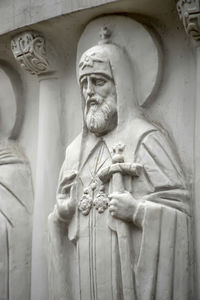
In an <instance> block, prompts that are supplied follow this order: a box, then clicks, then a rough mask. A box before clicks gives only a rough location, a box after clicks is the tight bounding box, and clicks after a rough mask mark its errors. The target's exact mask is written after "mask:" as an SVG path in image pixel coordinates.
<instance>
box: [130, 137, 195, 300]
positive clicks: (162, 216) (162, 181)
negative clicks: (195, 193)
mask: <svg viewBox="0 0 200 300" xmlns="http://www.w3.org/2000/svg"><path fill="white" fill-rule="evenodd" d="M135 158H136V161H137V162H138V163H141V164H142V165H143V172H142V174H141V176H140V178H138V180H137V181H136V182H135V193H136V194H137V196H138V197H140V200H139V201H140V202H139V205H138V208H137V210H136V212H135V214H134V216H133V221H134V223H135V224H136V225H138V226H139V227H140V228H141V230H142V242H141V247H140V254H139V259H138V262H137V266H136V269H135V282H136V291H137V300H150V299H152V300H153V299H154V300H180V299H181V300H190V299H191V295H190V288H189V285H190V284H189V280H190V278H189V277H190V273H189V234H188V233H189V227H190V226H189V224H190V213H189V193H188V189H187V185H186V181H185V176H184V174H183V171H182V169H181V164H180V162H179V159H178V157H177V154H176V150H175V149H173V147H172V146H171V145H170V142H169V141H168V139H167V137H166V136H164V134H162V133H161V132H159V131H156V132H153V133H150V134H148V135H147V136H146V137H144V138H143V139H141V141H140V144H139V145H138V147H137V151H136V153H135ZM141 191H142V192H141Z"/></svg>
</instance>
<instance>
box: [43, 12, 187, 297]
mask: <svg viewBox="0 0 200 300" xmlns="http://www.w3.org/2000/svg"><path fill="white" fill-rule="evenodd" d="M127 28H129V31H130V32H131V34H132V39H133V40H134V43H133V44H132V42H131V41H129V42H126V38H125V36H127V35H128V34H125V32H126V33H127ZM100 29H101V35H100V36H101V37H100V42H99V43H98V44H97V43H96V39H99V38H98V32H99V30H100ZM123 30H126V31H123ZM91 32H92V33H91ZM133 32H134V35H133ZM138 32H139V33H138ZM91 35H95V38H94V37H93V40H92V41H94V40H95V43H94V44H93V45H91V38H90V37H91ZM116 36H117V39H115V38H116ZM138 39H139V40H140V39H141V40H143V43H144V44H145V45H146V46H147V45H149V44H150V46H149V47H147V48H146V49H149V48H150V49H151V47H153V49H157V43H156V42H155V41H152V39H151V35H150V33H149V32H148V31H147V30H146V29H145V28H144V27H143V26H142V25H141V24H140V23H138V22H136V21H134V20H132V19H130V18H128V17H122V16H107V17H103V18H99V19H97V20H94V21H93V22H91V23H90V24H89V25H88V26H87V28H86V29H85V31H84V33H83V35H82V37H81V40H80V43H79V46H78V58H77V78H78V84H79V88H80V94H81V99H82V107H83V119H84V122H83V129H82V132H81V133H80V135H79V136H78V137H77V138H76V139H75V140H74V141H73V142H72V143H71V144H70V145H69V146H68V147H67V150H66V158H65V161H64V163H63V166H62V169H61V172H60V177H59V182H58V190H57V199H56V200H57V202H56V205H55V208H54V211H53V212H52V213H51V214H50V216H49V294H50V299H54V300H57V299H63V300H77V299H82V300H96V299H116V300H121V299H124V300H133V299H137V300H147V299H156V300H160V299H165V300H172V299H174V300H175V299H185V300H189V299H190V287H189V278H190V269H189V247H188V245H189V237H188V224H189V222H190V193H189V191H188V185H187V182H186V179H185V176H184V172H183V170H182V167H181V165H180V160H179V157H178V154H177V153H176V150H175V147H174V145H172V142H171V141H170V139H169V137H168V134H167V133H166V131H165V130H164V129H162V128H161V127H158V126H156V125H155V124H153V123H151V122H149V121H148V120H147V119H146V118H145V117H144V116H143V115H142V114H141V112H140V110H139V108H138V105H137V102H138V103H140V100H138V97H139V95H140V96H141V97H143V96H142V91H141V93H139V89H138V85H136V83H137V80H136V78H137V71H138V70H141V69H139V67H138V66H139V64H140V63H141V65H142V67H144V64H143V62H142V60H139V61H138V60H136V58H139V54H138V53H137V45H138V42H139V41H138ZM83 41H84V42H83ZM89 41H90V42H89ZM89 43H90V45H88V44H89ZM148 43H149V44H148ZM152 43H154V46H152ZM134 45H135V46H134ZM129 47H131V48H129ZM143 51H144V49H143ZM135 52H136V53H135ZM130 53H131V55H130ZM153 53H155V51H153ZM157 53H158V52H157ZM134 55H135V56H134ZM150 57H151V58H149V59H153V62H154V64H153V65H154V67H155V69H153V70H152V73H151V74H150V76H153V78H154V79H155V78H157V75H158V65H159V58H160V56H159V55H156V58H155V56H153V55H152V56H151V55H150ZM156 60H157V61H156ZM155 62H156V63H155ZM136 66H137V68H136ZM134 67H135V68H134ZM142 67H141V68H142ZM138 72H139V71H138ZM159 72H160V71H159ZM155 74H156V75H155ZM145 75H146V74H144V73H143V76H144V80H146V78H145ZM139 76H141V77H140V80H141V81H142V72H141V74H140V75H139ZM151 78H152V77H151ZM155 81H156V80H152V81H151V82H150V83H149V82H148V84H149V87H148V88H149V91H151V92H152V91H153V89H154V86H155ZM140 88H142V84H141V86H140ZM137 89H138V90H137ZM136 90H137V92H136ZM151 92H150V93H151ZM148 95H149V94H148ZM141 99H143V100H144V98H141Z"/></svg>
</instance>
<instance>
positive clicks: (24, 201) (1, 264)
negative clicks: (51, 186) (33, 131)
mask: <svg viewBox="0 0 200 300" xmlns="http://www.w3.org/2000/svg"><path fill="white" fill-rule="evenodd" d="M32 205H33V190H32V181H31V171H30V167H29V164H28V161H27V158H26V157H25V156H24V154H23V152H22V150H21V148H20V147H19V146H18V145H17V143H16V142H11V141H8V140H3V139H1V140H0V300H28V299H30V284H31V281H30V279H31V240H32Z"/></svg>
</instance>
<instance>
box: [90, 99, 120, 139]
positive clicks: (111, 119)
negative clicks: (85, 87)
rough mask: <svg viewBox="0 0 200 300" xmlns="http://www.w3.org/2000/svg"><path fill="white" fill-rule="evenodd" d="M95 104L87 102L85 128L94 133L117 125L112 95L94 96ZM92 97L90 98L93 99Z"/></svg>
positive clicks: (103, 131)
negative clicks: (105, 96)
mask: <svg viewBox="0 0 200 300" xmlns="http://www.w3.org/2000/svg"><path fill="white" fill-rule="evenodd" d="M93 99H94V100H95V104H94V103H93V104H90V103H89V104H88V105H87V106H86V109H85V121H86V125H87V128H88V130H89V131H90V132H92V133H94V134H95V135H102V134H105V133H107V132H109V131H111V130H112V129H113V128H114V127H115V126H116V125H117V109H116V103H115V98H114V96H109V97H107V98H106V99H102V98H101V97H96V96H95V97H94V98H93ZM93 99H92V100H93Z"/></svg>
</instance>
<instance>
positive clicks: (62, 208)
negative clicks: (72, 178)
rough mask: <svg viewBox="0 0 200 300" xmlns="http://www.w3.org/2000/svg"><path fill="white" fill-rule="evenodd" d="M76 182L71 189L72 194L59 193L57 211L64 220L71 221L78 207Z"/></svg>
mask: <svg viewBox="0 0 200 300" xmlns="http://www.w3.org/2000/svg"><path fill="white" fill-rule="evenodd" d="M76 185H77V184H76V182H75V183H73V185H72V186H71V189H70V194H62V193H60V194H58V195H57V205H56V206H57V211H58V215H59V216H60V217H61V219H62V220H65V221H66V222H67V221H70V220H71V218H72V216H73V215H74V213H75V209H76Z"/></svg>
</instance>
